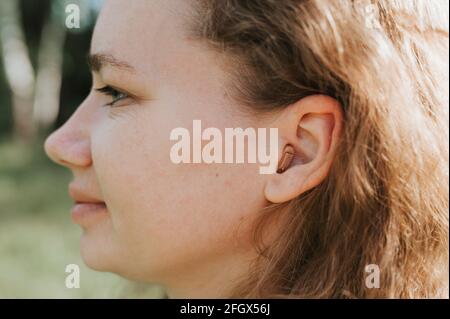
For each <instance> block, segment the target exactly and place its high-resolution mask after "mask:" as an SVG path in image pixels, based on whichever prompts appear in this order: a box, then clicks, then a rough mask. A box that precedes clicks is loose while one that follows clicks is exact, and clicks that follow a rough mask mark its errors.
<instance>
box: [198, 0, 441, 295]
mask: <svg viewBox="0 0 450 319" xmlns="http://www.w3.org/2000/svg"><path fill="white" fill-rule="evenodd" d="M447 5H448V4H446V2H445V1H419V0H417V1H409V0H408V1H406V0H404V1H391V0H377V1H375V0H374V1H364V0H361V1H349V0H340V1H338V0H328V1H327V0H316V1H307V0H257V1H256V0H255V1H241V0H197V6H196V9H197V10H196V18H195V27H194V31H195V36H197V37H198V38H200V39H201V40H202V41H205V42H206V43H207V44H208V47H210V48H212V49H214V50H218V51H220V52H223V53H224V56H225V57H226V61H227V71H229V74H230V85H231V87H232V92H233V94H234V97H235V98H236V99H238V100H239V101H241V102H242V103H243V104H244V105H247V106H248V107H249V109H252V110H254V111H255V113H256V114H263V113H264V112H266V111H270V110H275V109H278V108H282V107H285V106H288V105H290V104H292V103H294V102H296V101H298V100H299V99H301V98H302V97H305V96H307V95H310V94H316V93H320V94H327V95H329V96H332V97H334V98H335V99H337V100H338V101H339V102H340V103H341V106H342V108H343V110H344V113H345V130H344V133H343V136H342V138H341V141H340V145H339V147H338V150H337V155H336V157H335V159H334V162H333V166H332V168H331V170H330V173H329V176H328V177H327V178H326V179H325V180H324V181H323V182H322V183H321V184H320V185H318V186H317V187H315V188H314V189H312V190H310V191H308V192H306V193H304V194H302V195H301V196H299V197H298V198H296V199H295V200H292V201H290V202H288V203H284V204H282V205H279V204H278V205H272V206H270V207H268V208H267V209H266V210H265V211H264V212H262V215H261V220H260V222H259V223H258V225H257V227H256V229H255V240H256V242H255V243H256V244H257V247H258V249H259V251H260V258H259V259H258V260H257V261H256V262H255V264H254V265H253V267H252V272H251V274H250V275H249V277H248V278H246V279H245V280H243V281H242V282H241V283H240V284H239V285H238V287H236V289H235V290H234V291H233V293H232V294H231V296H233V297H295V298H297V297H300V298H348V297H353V298H430V297H432V298H433V297H448V251H449V249H448V208H449V207H448V191H449V190H448V185H449V179H448V163H449V162H448V150H449V147H448V143H449V123H448V15H447V14H448V13H447V12H448V8H447ZM275 212H276V213H275ZM273 218H277V219H278V220H280V221H281V222H282V223H283V224H282V225H283V227H282V229H283V231H282V232H280V234H279V235H278V236H277V238H276V239H275V240H273V241H271V242H270V243H268V244H263V242H264V226H265V225H267V223H268V222H269V220H271V219H273ZM368 264H376V265H378V267H379V269H380V287H379V288H378V289H370V288H368V287H367V286H366V284H365V278H366V276H367V273H366V272H365V266H366V265H368Z"/></svg>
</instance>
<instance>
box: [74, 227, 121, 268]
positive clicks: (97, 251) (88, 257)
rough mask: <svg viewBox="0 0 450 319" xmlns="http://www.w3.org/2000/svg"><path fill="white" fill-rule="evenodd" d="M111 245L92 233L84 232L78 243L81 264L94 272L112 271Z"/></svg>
mask: <svg viewBox="0 0 450 319" xmlns="http://www.w3.org/2000/svg"><path fill="white" fill-rule="evenodd" d="M111 248H112V247H111V245H110V244H108V243H107V242H106V241H105V240H104V239H102V238H99V236H96V234H94V233H92V232H86V231H85V232H84V233H83V235H82V236H81V241H80V254H81V258H82V259H83V262H84V263H85V264H86V266H88V267H89V268H91V269H93V270H96V271H107V272H115V271H114V268H115V267H114V265H115V262H114V259H115V258H114V254H113V252H112V249H111Z"/></svg>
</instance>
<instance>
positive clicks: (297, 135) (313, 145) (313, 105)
mask: <svg viewBox="0 0 450 319" xmlns="http://www.w3.org/2000/svg"><path fill="white" fill-rule="evenodd" d="M343 124H344V123H343V112H342V108H341V106H340V104H339V103H338V102H337V101H336V100H335V99H333V98H331V97H329V96H325V95H311V96H308V97H305V98H303V99H301V100H299V101H298V102H296V103H294V104H292V105H290V106H288V107H286V109H284V110H283V111H282V112H281V114H280V116H279V117H278V118H277V120H276V126H277V127H278V132H279V138H280V142H281V143H280V145H279V157H280V158H281V157H282V156H283V153H282V152H283V149H284V148H285V146H286V145H287V144H290V145H292V146H293V148H294V156H293V159H292V161H291V162H290V164H289V166H288V167H287V168H286V169H285V170H284V171H283V172H282V173H279V174H278V173H277V174H272V175H267V181H266V184H265V187H264V195H265V197H266V199H267V200H268V201H270V202H273V203H282V202H286V201H288V200H291V199H293V198H296V197H298V196H299V195H301V194H302V193H304V192H306V191H307V190H310V189H312V188H314V187H315V186H317V185H318V184H320V183H321V182H322V181H323V180H324V179H325V177H326V176H327V175H328V173H329V170H330V167H331V163H332V161H333V157H334V153H335V149H336V147H337V144H338V142H339V140H340V135H341V131H342V129H343Z"/></svg>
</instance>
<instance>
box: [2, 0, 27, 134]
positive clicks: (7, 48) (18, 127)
mask: <svg viewBox="0 0 450 319" xmlns="http://www.w3.org/2000/svg"><path fill="white" fill-rule="evenodd" d="M19 10H20V9H19V2H18V1H17V0H3V1H0V44H1V48H2V60H3V66H4V68H5V73H6V81H7V84H8V86H9V88H10V90H11V93H12V108H13V126H14V134H15V135H16V136H17V137H20V138H23V139H29V138H31V137H32V136H33V135H34V132H35V127H34V125H33V120H32V108H33V90H34V72H33V66H32V64H31V61H30V58H29V55H28V49H27V45H26V43H25V37H24V32H23V29H22V23H21V17H20V11H19Z"/></svg>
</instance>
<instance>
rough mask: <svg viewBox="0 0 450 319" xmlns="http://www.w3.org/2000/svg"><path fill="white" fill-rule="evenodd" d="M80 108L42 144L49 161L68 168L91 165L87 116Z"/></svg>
mask: <svg viewBox="0 0 450 319" xmlns="http://www.w3.org/2000/svg"><path fill="white" fill-rule="evenodd" d="M82 106H83V105H80V107H78V109H77V110H76V111H75V113H74V114H72V116H71V117H70V118H69V119H68V120H67V121H66V123H64V124H63V125H62V126H61V127H60V128H58V129H57V130H56V131H54V132H53V133H52V134H50V136H49V137H47V139H46V141H45V144H44V149H45V152H46V153H47V155H48V156H49V158H50V159H52V160H53V161H54V162H56V163H57V164H60V165H64V166H67V167H69V168H75V167H87V166H89V165H90V164H91V163H92V159H91V150H90V148H91V143H90V120H89V114H88V113H87V112H86V110H85V109H84V108H83V107H82Z"/></svg>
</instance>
